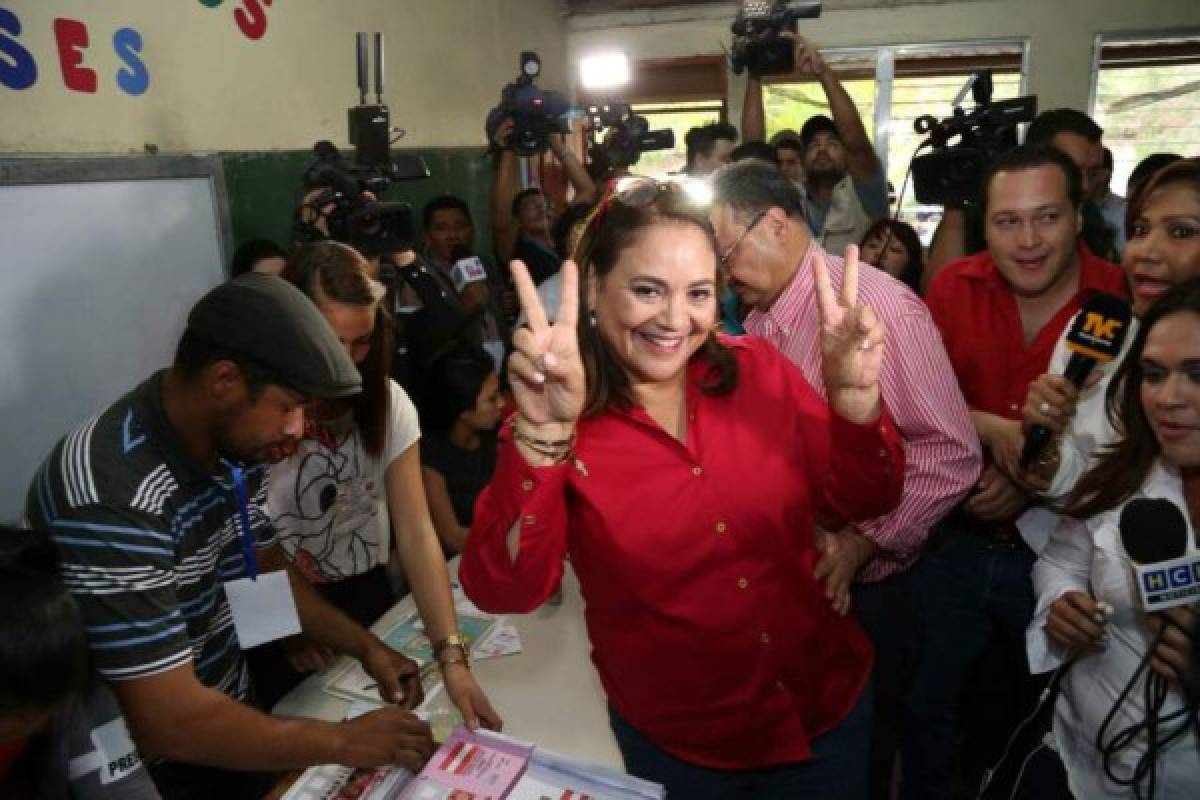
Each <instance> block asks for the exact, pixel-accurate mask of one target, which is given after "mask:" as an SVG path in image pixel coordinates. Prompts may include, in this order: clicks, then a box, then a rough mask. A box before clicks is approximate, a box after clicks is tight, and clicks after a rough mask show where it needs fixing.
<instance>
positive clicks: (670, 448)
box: [459, 337, 904, 768]
mask: <svg viewBox="0 0 1200 800" xmlns="http://www.w3.org/2000/svg"><path fill="white" fill-rule="evenodd" d="M724 343H725V345H726V346H727V347H729V348H730V349H732V350H733V352H734V353H735V355H736V357H737V360H738V363H739V367H740V380H739V382H738V386H737V388H736V389H735V390H734V391H733V392H732V393H730V394H727V395H724V396H721V397H712V396H709V395H705V394H703V393H702V392H700V391H699V388H698V387H699V382H700V380H701V379H702V378H703V377H704V370H705V366H704V365H703V364H702V363H694V364H693V365H692V367H691V368H690V369H689V376H688V386H687V410H688V430H687V443H686V445H685V444H683V443H680V442H679V441H678V440H676V439H674V438H673V437H671V436H670V435H669V434H667V433H666V432H665V431H663V430H662V428H660V427H659V426H658V425H657V424H656V423H655V422H654V421H653V420H652V419H651V418H650V417H649V415H647V414H646V413H645V412H644V411H643V410H641V409H637V408H635V409H630V410H617V409H613V410H610V411H608V412H606V413H605V414H603V415H601V416H599V417H596V418H592V419H586V420H581V421H580V423H579V425H578V439H577V446H576V453H577V456H578V458H577V460H576V461H575V462H574V463H570V464H563V465H560V466H555V467H541V468H533V467H530V466H529V465H528V464H527V463H526V462H525V460H524V459H523V458H522V457H521V454H520V453H519V452H518V451H517V449H516V447H515V445H514V444H513V443H512V442H511V440H510V438H509V437H508V436H507V435H505V436H503V437H502V444H501V447H500V452H499V457H498V463H497V467H496V474H495V477H494V479H493V482H492V484H491V485H490V486H489V487H488V488H487V489H485V490H484V492H483V493H482V494H481V495H480V497H479V500H478V501H477V503H476V507H475V522H474V525H473V526H472V528H471V535H470V536H469V537H468V538H467V545H466V550H465V551H464V552H463V557H462V562H461V566H460V570H459V577H460V580H461V581H462V584H463V588H464V589H465V590H466V592H467V594H468V596H470V598H471V599H472V600H473V601H474V602H475V603H476V604H477V605H478V606H479V607H480V608H482V609H484V610H487V611H493V612H528V611H532V610H534V609H535V608H537V607H538V606H539V605H540V604H541V603H542V602H543V601H544V600H545V599H546V598H547V597H549V595H550V594H551V593H552V592H553V591H554V589H555V587H556V586H557V585H558V582H559V579H560V578H561V576H562V572H563V559H564V557H565V556H567V555H568V554H569V555H570V558H571V564H572V566H573V567H574V569H575V573H576V575H577V576H578V578H579V583H580V587H581V589H582V592H583V596H584V600H585V602H586V618H587V625H588V633H589V636H590V638H591V642H592V648H593V650H592V659H593V661H594V663H595V665H596V669H597V671H598V672H599V674H600V679H601V682H602V683H603V684H604V688H605V691H606V692H607V694H608V699H609V702H610V703H611V704H612V706H613V708H614V709H615V710H616V711H617V713H618V714H620V715H621V716H622V717H623V718H625V719H626V720H627V721H628V722H629V723H630V724H631V725H633V726H634V728H636V729H637V730H638V731H639V732H641V733H642V734H644V735H645V736H647V737H649V738H650V739H651V740H652V741H653V742H654V743H655V744H656V745H658V746H659V747H661V748H663V749H665V750H667V751H669V752H671V753H673V754H674V755H676V756H678V757H679V758H682V759H685V760H687V761H690V762H693V763H696V764H701V765H706V766H712V767H725V768H755V767H763V766H767V765H771V764H779V763H786V762H796V761H803V760H805V759H807V758H808V757H809V756H810V751H809V740H810V739H811V738H812V737H814V736H816V735H818V734H821V733H823V732H825V731H827V730H829V729H831V728H833V727H834V726H836V725H837V723H838V722H839V721H840V720H841V719H842V718H843V717H844V716H845V715H846V714H847V713H848V712H849V711H850V710H851V708H853V706H854V704H855V703H856V702H857V700H858V698H859V694H860V692H861V690H862V688H863V686H864V684H865V682H866V680H867V677H868V673H869V670H870V665H871V647H870V644H869V643H868V641H867V639H866V637H865V636H864V635H863V633H862V631H861V629H860V628H859V627H858V624H857V623H856V622H855V621H854V620H853V618H852V617H839V616H837V615H836V614H835V613H834V612H833V611H832V609H831V607H830V604H829V601H828V600H826V598H825V596H824V594H823V592H822V590H821V587H820V586H819V585H818V584H817V582H816V581H815V580H814V579H813V577H812V571H813V567H814V565H815V563H816V551H815V550H814V549H813V541H812V528H813V519H814V516H816V515H818V514H820V515H821V516H822V518H824V517H825V516H830V517H833V518H836V519H838V520H842V521H850V520H860V519H870V518H873V517H877V516H880V515H881V514H884V513H886V512H887V511H889V510H891V509H892V508H893V507H894V506H895V505H896V503H897V502H898V500H899V498H900V493H901V490H902V488H903V473H904V452H903V445H902V441H901V438H900V435H899V434H898V433H897V431H896V429H895V427H894V425H893V424H892V422H891V419H890V418H889V417H888V416H887V415H886V413H885V415H884V417H883V418H882V419H881V421H879V422H877V423H874V424H871V425H865V426H860V425H855V424H853V423H850V422H847V421H845V420H843V419H841V418H839V417H837V416H836V415H832V414H831V413H830V411H829V408H828V406H827V405H826V404H825V403H824V402H823V401H822V400H821V399H820V398H819V397H818V396H817V395H816V394H815V393H814V392H813V390H812V389H811V388H810V387H809V385H808V383H807V382H806V381H805V379H804V376H803V375H802V374H801V373H800V372H799V371H798V370H797V369H796V368H795V367H794V366H792V364H791V363H789V362H788V361H787V360H786V359H785V358H784V357H783V356H782V355H780V354H779V353H778V352H777V351H776V350H775V349H774V348H773V347H771V346H770V345H769V344H767V343H766V342H764V341H762V340H761V339H758V338H756V337H742V338H738V339H726V340H724ZM833 442H836V445H837V446H836V447H833V446H831V444H832V443H833ZM518 518H519V519H520V520H521V542H520V553H519V555H518V558H517V561H516V563H515V564H514V563H513V562H512V560H511V559H510V558H509V556H508V550H507V547H506V538H507V535H508V532H509V530H510V529H511V528H512V525H513V523H514V522H516V521H517V519H518Z"/></svg>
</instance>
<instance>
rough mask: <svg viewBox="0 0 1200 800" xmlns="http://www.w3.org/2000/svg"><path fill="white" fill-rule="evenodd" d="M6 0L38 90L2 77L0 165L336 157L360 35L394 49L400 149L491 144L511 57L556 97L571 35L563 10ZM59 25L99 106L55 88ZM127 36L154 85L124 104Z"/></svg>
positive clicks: (391, 75)
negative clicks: (20, 160) (252, 27)
mask: <svg viewBox="0 0 1200 800" xmlns="http://www.w3.org/2000/svg"><path fill="white" fill-rule="evenodd" d="M264 2H266V0H223V2H221V4H220V5H219V6H218V7H216V8H208V7H206V6H205V5H203V4H201V2H199V0H122V2H94V0H0V21H2V19H3V16H4V15H3V12H4V11H7V12H9V14H10V15H15V16H16V18H17V19H18V20H19V22H20V27H21V32H20V33H19V34H14V32H13V31H11V30H5V29H4V28H5V26H4V25H3V24H0V73H3V72H4V71H5V67H6V66H7V65H6V63H5V62H6V61H7V62H9V65H11V61H12V58H11V55H9V56H7V57H6V54H5V53H6V48H5V42H6V40H7V42H8V44H9V48H11V47H13V43H14V42H15V43H16V44H17V45H19V47H20V48H23V49H24V50H26V51H27V52H28V53H30V54H32V56H33V59H34V61H35V63H36V66H37V72H38V77H37V81H36V83H34V84H33V85H32V86H30V87H29V88H26V89H21V90H15V89H12V88H10V87H9V86H8V85H6V84H5V83H4V82H3V76H2V75H0V120H2V123H0V154H4V153H124V152H131V151H132V152H141V151H142V149H143V146H144V145H145V144H147V143H151V144H154V145H156V146H157V147H158V148H159V149H160V150H161V151H162V152H181V151H201V150H202V151H212V150H287V149H307V148H308V147H310V146H311V145H312V142H313V141H314V140H315V139H320V138H329V139H332V140H333V141H334V142H337V143H344V140H345V137H346V108H347V107H348V106H350V105H353V104H355V103H357V101H358V97H357V91H356V88H355V71H354V33H355V32H356V31H383V32H384V33H385V34H386V37H387V71H386V84H385V89H386V94H385V100H386V101H387V102H388V104H389V105H390V106H391V109H392V117H393V121H394V123H395V124H397V125H399V126H400V127H403V128H405V129H407V131H408V137H407V138H406V139H405V140H404V143H403V145H404V146H413V147H451V146H467V145H481V144H483V143H484V134H483V116H484V114H485V112H486V111H487V109H488V108H489V107H491V106H492V105H494V104H495V103H496V101H497V100H498V98H499V94H500V88H501V86H503V85H504V83H506V82H507V81H509V80H512V78H513V77H515V76H516V73H517V55H518V53H519V52H520V51H521V50H523V49H535V50H538V51H539V52H540V53H541V55H542V57H543V61H544V63H545V69H546V76H545V80H544V81H543V83H544V84H545V85H546V86H547V87H548V88H555V87H556V86H557V87H558V88H565V86H564V83H565V76H566V72H567V65H566V61H565V33H564V23H563V18H562V17H561V15H560V13H559V11H558V3H557V2H556V0H274V2H273V3H271V4H270V5H269V6H264V5H263V3H264ZM243 6H246V7H257V8H260V9H262V10H263V12H264V13H265V16H266V19H267V27H266V32H265V34H264V35H263V36H262V37H261V38H259V39H257V40H252V39H250V38H248V37H247V36H246V35H245V34H244V33H243V32H242V30H241V29H240V27H239V25H238V24H237V21H236V18H235V13H236V12H237V11H238V10H239V8H241V7H243ZM57 18H69V19H75V20H79V21H81V22H83V23H84V24H86V26H87V28H88V38H89V40H90V44H89V46H88V47H87V49H86V50H84V51H83V63H84V65H85V66H87V67H89V68H92V69H94V70H95V71H96V74H97V84H98V85H97V87H96V91H95V92H94V93H84V92H78V91H72V90H71V89H68V88H67V87H66V86H65V85H64V81H63V78H62V71H61V69H60V66H59V56H58V46H57V44H56V38H55V34H54V21H55V19H57ZM121 28H131V29H133V30H136V31H137V32H138V33H139V34H140V35H141V37H142V40H143V49H142V52H141V54H140V59H141V60H142V61H143V62H144V64H145V66H146V69H147V71H148V72H149V86H148V89H147V90H146V92H145V93H144V94H141V95H138V96H133V95H130V94H127V93H125V92H123V91H122V90H121V89H120V88H119V86H118V84H117V82H116V78H115V76H116V74H117V73H118V71H119V70H121V69H122V68H123V67H124V66H125V65H124V63H123V62H122V60H121V59H120V58H119V57H118V55H117V53H116V48H115V47H114V44H113V36H114V33H115V32H116V31H118V30H120V29H121Z"/></svg>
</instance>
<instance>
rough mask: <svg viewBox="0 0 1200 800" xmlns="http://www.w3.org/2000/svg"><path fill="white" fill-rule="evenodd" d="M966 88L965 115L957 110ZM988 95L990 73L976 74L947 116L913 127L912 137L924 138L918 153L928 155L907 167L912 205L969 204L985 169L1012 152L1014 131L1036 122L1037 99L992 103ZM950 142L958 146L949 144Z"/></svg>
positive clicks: (925, 119)
mask: <svg viewBox="0 0 1200 800" xmlns="http://www.w3.org/2000/svg"><path fill="white" fill-rule="evenodd" d="M968 88H969V89H970V90H971V93H972V96H973V98H974V100H975V110H973V111H971V112H970V113H967V112H966V111H964V110H963V108H962V105H961V103H962V101H963V98H964V96H965V95H966V92H967V89H968ZM992 91H993V84H992V71H991V70H982V71H980V72H977V73H975V75H974V76H973V77H972V78H971V80H970V81H969V82H968V83H967V85H966V86H964V87H963V90H962V92H960V93H959V95H958V97H957V98H956V99H955V101H954V114H953V115H952V116H950V117H947V118H946V119H944V120H940V121H939V120H938V119H937V118H936V117H932V116H928V115H926V116H922V117H918V118H917V120H916V122H914V123H913V127H914V129H915V130H916V132H917V133H920V134H924V135H928V137H929V138H928V139H926V140H925V141H924V142H922V143H921V147H926V146H928V147H931V148H933V152H932V153H928V154H926V155H923V156H918V157H917V158H914V159H913V162H912V176H913V191H914V193H915V194H916V197H917V202H919V203H923V204H926V205H939V206H945V205H962V204H964V203H968V202H970V201H972V200H974V199H975V198H976V197H977V195H978V193H979V188H980V187H979V184H980V181H982V180H983V175H984V173H985V172H986V171H987V169H988V166H989V165H990V164H991V163H992V161H994V160H995V159H996V157H997V156H999V155H1000V154H1001V153H1003V152H1004V151H1006V150H1009V149H1011V148H1013V147H1016V145H1017V125H1018V124H1020V123H1022V122H1032V121H1033V118H1034V117H1036V116H1037V97H1035V96H1032V95H1030V96H1027V97H1018V98H1015V99H1013V100H1003V101H1001V102H999V103H993V102H992ZM956 136H957V137H958V142H957V143H955V144H950V140H951V139H953V138H954V137H956ZM918 149H920V148H918Z"/></svg>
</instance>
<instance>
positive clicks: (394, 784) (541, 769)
mask: <svg viewBox="0 0 1200 800" xmlns="http://www.w3.org/2000/svg"><path fill="white" fill-rule="evenodd" d="M356 708H357V710H358V712H360V713H363V712H366V711H367V710H368V709H367V707H366V706H361V707H359V706H357V705H356ZM665 796H666V791H665V790H664V789H663V787H662V786H661V785H659V784H657V783H650V782H649V781H644V780H641V779H639V778H634V777H631V776H629V775H626V774H624V773H622V772H618V771H616V770H612V769H607V768H605V767H597V766H593V765H591V764H587V763H585V762H582V761H579V760H577V759H573V758H567V757H566V756H561V755H558V754H557V753H552V752H550V751H548V750H544V749H542V748H540V747H536V746H534V745H533V744H530V743H529V742H523V741H521V740H519V739H514V738H512V737H509V736H505V735H503V734H499V733H493V732H491V731H486V730H479V731H474V732H472V731H468V730H466V729H465V728H458V729H456V730H454V731H453V732H452V733H451V734H450V736H449V738H448V739H447V740H446V743H445V744H443V745H442V746H441V747H440V748H439V749H438V751H437V752H436V753H434V755H433V757H432V758H431V759H430V760H429V763H428V764H426V765H425V768H424V769H422V770H421V771H420V772H419V773H418V774H417V775H415V776H414V775H413V774H412V773H411V772H409V771H408V770H404V769H400V768H380V769H373V770H372V769H359V770H355V769H350V768H348V767H328V766H327V767H313V768H311V769H309V770H307V771H306V772H305V773H304V774H303V775H302V776H301V777H300V779H299V780H298V781H297V782H296V783H295V784H294V785H293V786H292V788H291V789H289V790H288V792H287V793H286V794H285V795H284V796H283V800H344V799H345V800H348V799H349V798H360V799H361V800H663V798H664V797H665Z"/></svg>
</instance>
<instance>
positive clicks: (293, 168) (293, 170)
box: [221, 147, 492, 253]
mask: <svg viewBox="0 0 1200 800" xmlns="http://www.w3.org/2000/svg"><path fill="white" fill-rule="evenodd" d="M398 152H400V151H398ZM402 152H404V153H406V154H415V155H419V156H421V157H422V158H424V159H425V163H426V164H428V165H429V172H430V178H429V179H428V180H424V181H413V182H410V183H397V184H394V185H393V186H392V188H391V189H390V190H389V192H388V194H387V196H386V197H384V198H382V199H385V200H402V201H404V202H407V203H411V204H412V205H413V208H414V210H415V211H416V214H417V220H418V225H419V222H420V213H421V207H422V206H423V205H424V204H425V203H426V202H427V201H428V200H430V199H432V198H433V197H436V196H438V195H441V194H456V195H459V196H460V197H462V198H463V199H465V200H466V201H467V203H468V205H470V207H471V213H472V215H473V216H474V218H475V230H476V245H477V246H478V247H479V251H480V252H482V253H490V252H491V225H490V222H489V219H490V216H489V213H488V212H489V208H488V200H489V192H490V190H491V172H492V168H491V162H490V161H489V160H488V159H487V157H486V156H485V151H484V149H483V148H481V147H478V148H477V147H461V148H457V147H456V148H439V149H430V150H406V151H402ZM221 158H222V161H223V163H224V167H225V186H226V191H227V192H228V195H229V214H230V217H231V222H232V225H233V238H234V245H235V246H236V245H237V244H240V243H241V242H244V241H246V240H247V239H256V238H266V239H273V240H274V241H276V242H278V243H279V244H281V245H284V246H286V245H287V243H288V242H289V241H290V240H291V228H292V213H293V211H294V210H295V208H296V205H297V203H299V201H300V198H301V196H302V192H301V189H300V180H301V177H302V176H303V175H304V171H305V169H306V168H307V167H308V165H309V164H310V163H311V162H312V154H311V153H310V152H309V151H297V150H287V151H276V152H236V153H222V154H221Z"/></svg>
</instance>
